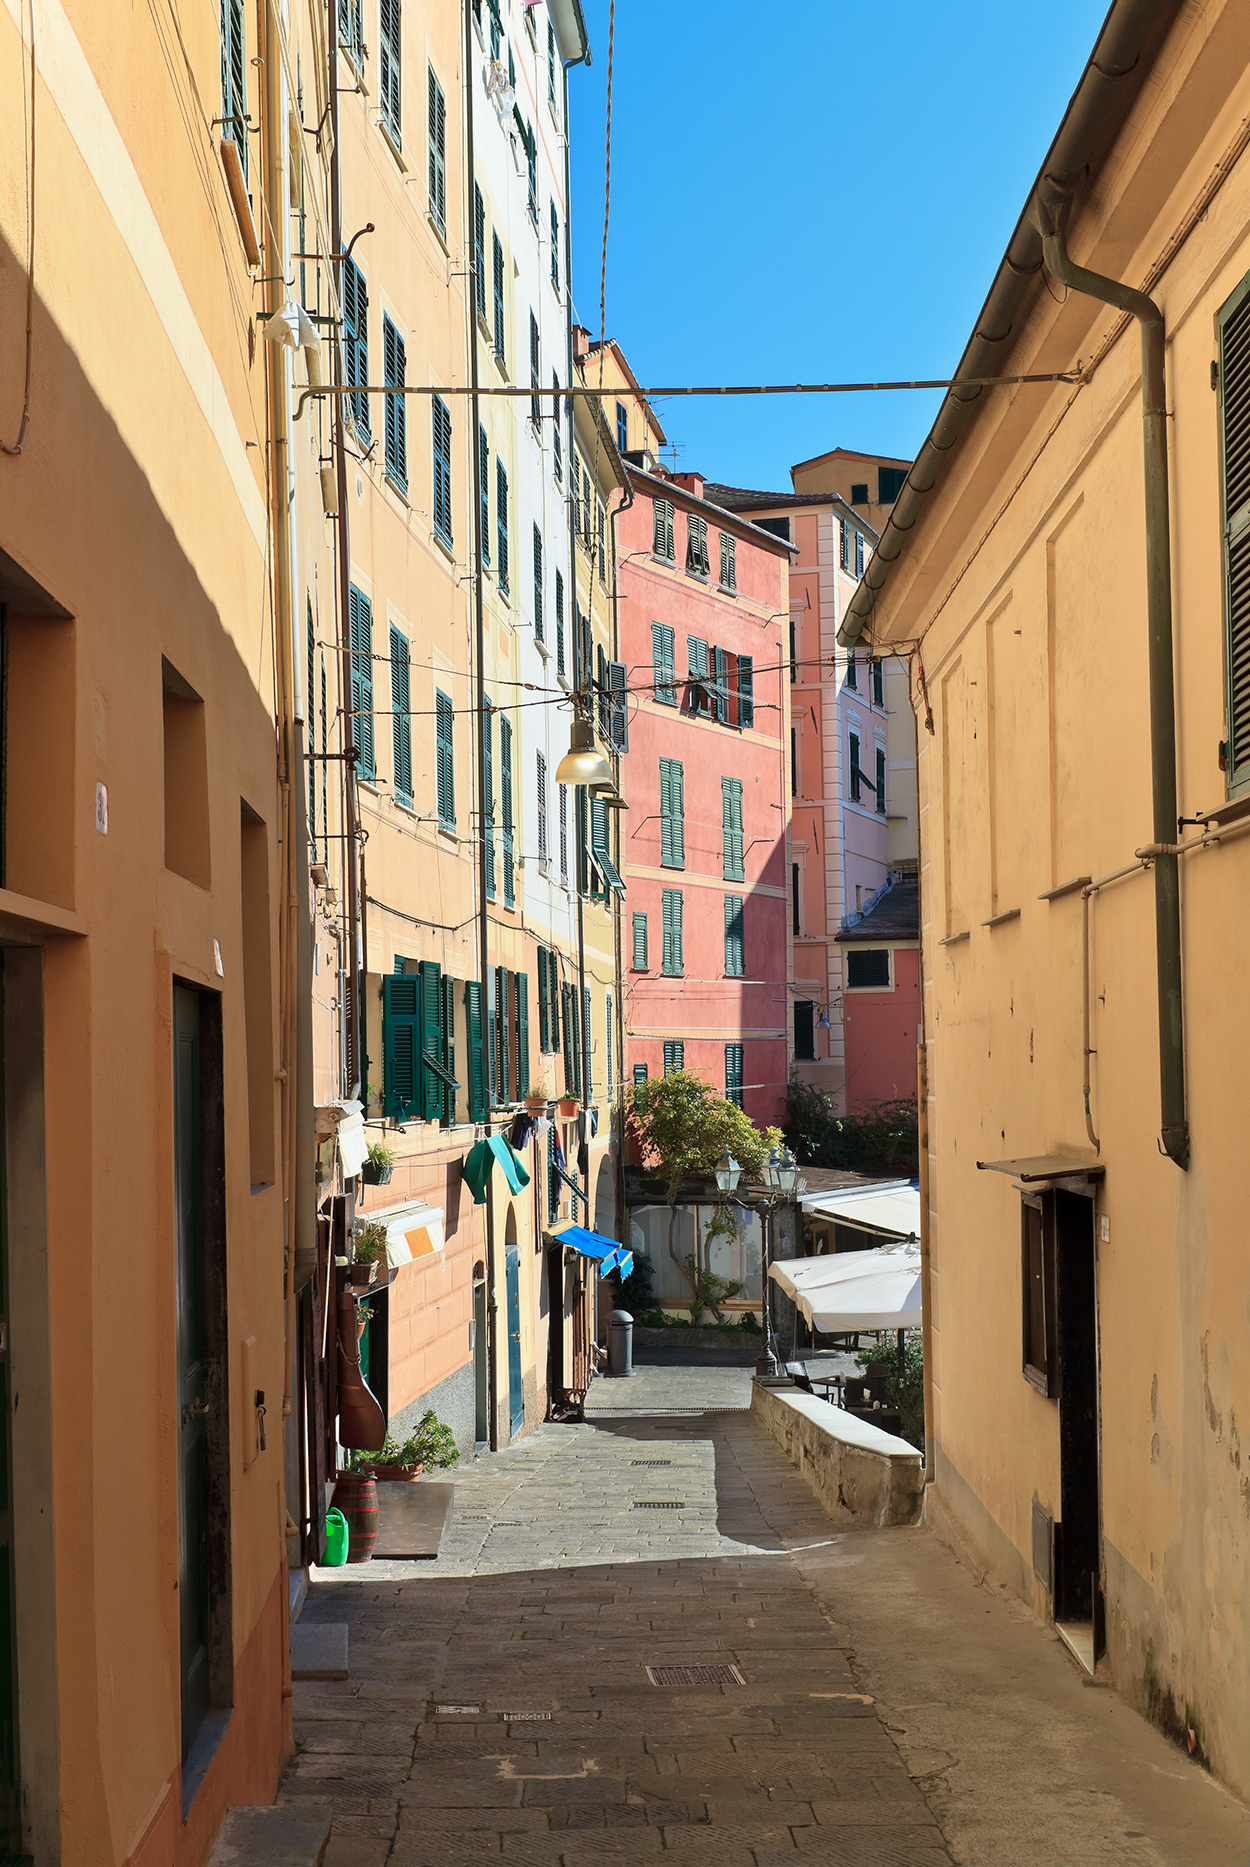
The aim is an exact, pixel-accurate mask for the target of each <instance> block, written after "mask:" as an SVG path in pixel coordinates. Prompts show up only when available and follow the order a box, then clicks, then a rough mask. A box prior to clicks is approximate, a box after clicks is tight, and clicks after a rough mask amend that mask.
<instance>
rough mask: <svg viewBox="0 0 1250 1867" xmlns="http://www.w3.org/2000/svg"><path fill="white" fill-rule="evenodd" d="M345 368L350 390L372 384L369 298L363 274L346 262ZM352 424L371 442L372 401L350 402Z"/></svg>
mask: <svg viewBox="0 0 1250 1867" xmlns="http://www.w3.org/2000/svg"><path fill="white" fill-rule="evenodd" d="M343 365H344V369H345V371H346V376H347V387H348V388H355V387H357V386H359V387H361V388H363V386H364V385H365V384H366V383H367V382H368V380H369V294H368V292H367V291H366V289H365V280H364V274H363V273H362V272H361V270H360V267H359V266H358V265H357V264H356V262H355V260H354V259H348V258H344V260H343ZM347 400H348V403H349V406H350V410H351V418H352V421H353V422H354V423H355V425H356V429H357V432H358V433H359V434H360V435H361V436H362V438H363V439H364V440H366V441H367V440H368V439H369V398H368V396H367V395H353V396H349V397H348V398H347Z"/></svg>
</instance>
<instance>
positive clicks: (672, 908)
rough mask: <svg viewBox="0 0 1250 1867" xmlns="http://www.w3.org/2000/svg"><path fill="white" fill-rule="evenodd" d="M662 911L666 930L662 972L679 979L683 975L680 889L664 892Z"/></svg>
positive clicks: (670, 889)
mask: <svg viewBox="0 0 1250 1867" xmlns="http://www.w3.org/2000/svg"><path fill="white" fill-rule="evenodd" d="M660 911H661V916H662V921H663V929H664V954H663V965H662V967H661V970H662V971H663V972H664V973H665V974H666V975H667V976H668V977H669V978H670V979H679V978H680V977H681V974H682V943H681V890H680V888H666V889H665V890H664V891H663V894H662V896H661V900H660Z"/></svg>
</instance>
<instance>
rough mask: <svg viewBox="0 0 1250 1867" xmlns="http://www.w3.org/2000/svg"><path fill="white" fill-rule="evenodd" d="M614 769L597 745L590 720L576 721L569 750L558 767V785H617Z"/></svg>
mask: <svg viewBox="0 0 1250 1867" xmlns="http://www.w3.org/2000/svg"><path fill="white" fill-rule="evenodd" d="M615 782H616V781H615V779H614V778H613V775H612V767H611V765H610V764H609V763H608V761H607V759H606V758H604V756H603V753H602V752H600V750H599V748H598V747H597V746H596V744H595V730H594V727H593V726H592V725H591V723H590V721H589V720H574V721H573V732H572V737H571V738H570V741H569V749H568V751H567V752H566V753H565V755H564V757H563V758H562V759H561V760H560V763H559V764H558V765H557V766H556V783H557V784H606V785H609V786H614V785H615Z"/></svg>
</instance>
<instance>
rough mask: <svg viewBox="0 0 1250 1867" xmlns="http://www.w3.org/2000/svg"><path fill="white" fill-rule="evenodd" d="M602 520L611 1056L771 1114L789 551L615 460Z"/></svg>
mask: <svg viewBox="0 0 1250 1867" xmlns="http://www.w3.org/2000/svg"><path fill="white" fill-rule="evenodd" d="M630 477H631V480H632V483H633V494H634V497H633V501H632V503H631V504H626V505H624V506H623V507H622V508H621V510H620V511H619V512H618V514H617V515H616V521H615V522H616V528H617V552H618V563H619V566H620V571H619V589H620V605H619V611H620V641H621V658H622V660H623V661H624V662H625V664H626V667H627V669H628V682H629V689H630V721H629V752H628V756H627V757H626V758H625V759H624V760H623V761H622V774H623V775H622V784H623V788H624V791H625V795H626V798H627V801H628V804H629V810H628V813H627V814H626V815H625V816H624V818H623V822H622V833H621V850H622V857H623V868H624V877H625V883H626V903H625V908H626V911H625V915H624V926H623V933H624V943H625V951H624V956H623V966H624V990H625V1032H626V1066H627V1071H628V1074H629V1076H630V1077H632V1079H633V1080H635V1081H637V1080H640V1079H641V1078H642V1077H643V1076H644V1075H650V1076H655V1075H659V1074H662V1073H665V1072H667V1071H671V1070H673V1069H687V1070H691V1071H693V1072H695V1073H696V1074H698V1075H700V1076H703V1077H704V1078H706V1080H707V1081H708V1082H710V1083H711V1084H712V1085H713V1086H714V1087H715V1088H717V1089H719V1090H722V1091H724V1092H725V1093H727V1094H729V1095H731V1096H733V1097H734V1099H735V1100H737V1101H738V1102H739V1103H740V1105H741V1106H742V1107H743V1109H744V1110H745V1112H746V1113H747V1114H748V1115H749V1116H750V1117H751V1119H752V1120H753V1121H755V1122H756V1123H758V1124H759V1125H761V1126H763V1125H765V1124H767V1123H771V1122H776V1123H780V1122H781V1121H782V1120H783V1118H784V1108H785V1093H786V1084H787V1080H788V1075H789V1056H788V1051H789V1024H790V1019H789V1009H788V1007H789V992H788V982H789V978H790V963H791V936H790V924H791V886H790V880H791V876H790V868H791V865H790V851H789V830H790V770H789V748H790V685H789V669H788V665H787V634H786V632H787V626H788V617H789V602H790V593H789V575H790V560H791V556H792V552H791V548H790V546H789V545H788V543H787V542H786V541H785V540H783V539H779V538H777V537H775V536H773V535H772V534H771V533H769V532H766V531H761V530H760V529H759V528H758V527H756V526H755V525H753V524H752V523H751V522H750V521H749V520H747V519H744V518H743V517H741V516H740V515H737V514H732V513H729V512H726V511H724V510H722V509H721V508H719V507H717V506H716V505H714V504H713V503H711V502H710V501H709V500H708V499H707V498H705V497H704V486H703V482H702V479H701V478H700V477H699V476H698V475H696V474H680V475H676V476H672V477H670V476H668V475H666V474H664V473H663V471H662V470H659V469H657V470H656V471H655V472H654V473H649V472H644V471H640V470H638V469H636V468H635V469H633V470H631V476H630Z"/></svg>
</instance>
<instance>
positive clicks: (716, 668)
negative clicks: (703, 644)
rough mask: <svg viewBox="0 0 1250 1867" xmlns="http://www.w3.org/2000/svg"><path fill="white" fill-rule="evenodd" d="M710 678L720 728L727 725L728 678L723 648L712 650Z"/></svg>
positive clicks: (727, 666)
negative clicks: (712, 683)
mask: <svg viewBox="0 0 1250 1867" xmlns="http://www.w3.org/2000/svg"><path fill="white" fill-rule="evenodd" d="M712 676H713V681H714V684H715V689H716V692H715V695H714V698H715V701H716V718H717V720H718V721H719V723H720V724H721V725H722V726H727V725H728V724H729V692H728V689H727V687H726V681H727V680H728V676H729V664H728V662H727V660H726V658H725V651H724V649H723V648H714V649H713V650H712Z"/></svg>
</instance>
